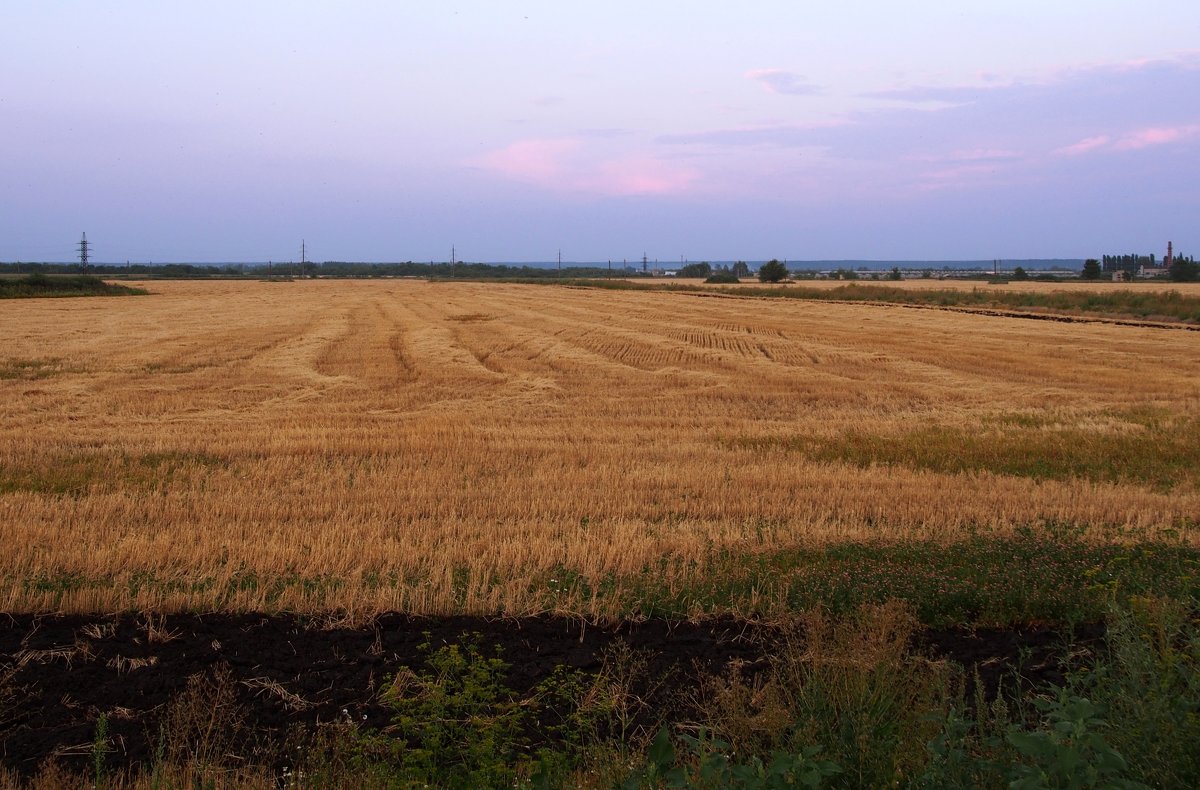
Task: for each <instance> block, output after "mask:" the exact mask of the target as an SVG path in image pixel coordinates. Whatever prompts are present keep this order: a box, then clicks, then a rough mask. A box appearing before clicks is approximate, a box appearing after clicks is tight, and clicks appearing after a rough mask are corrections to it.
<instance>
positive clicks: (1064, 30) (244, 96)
mask: <svg viewBox="0 0 1200 790" xmlns="http://www.w3.org/2000/svg"><path fill="white" fill-rule="evenodd" d="M1198 34H1200V3H1197V2H1195V0H1140V2H1115V1H1113V0H1088V1H1087V2H1076V1H1075V0H1054V1H1051V0H1036V1H1031V0H1004V2H992V0H972V2H962V0H957V1H956V2H920V1H919V0H913V1H912V2H909V3H895V2H890V1H888V2H884V1H882V0H880V1H879V2H866V1H865V0H840V1H839V2H836V3H833V2H823V3H816V2H801V1H800V0H791V1H790V2H755V1H754V0H743V1H742V2H738V3H729V2H708V0H690V2H673V1H668V0H663V1H662V2H655V3H648V2H645V0H642V1H641V2H624V0H607V1H606V2H603V3H600V2H579V3H565V2H561V1H560V2H519V1H517V0H512V1H511V2H496V0H492V1H491V2H453V1H448V2H417V1H416V0H412V1H410V2H353V0H347V1H346V2H338V3H317V2H304V1H303V0H291V1H290V2H254V0H244V1H243V2H223V1H221V0H216V1H210V2H197V1H190V0H179V1H178V2H168V3H164V2H161V0H154V1H153V2H131V1H124V0H110V1H109V2H104V3H99V2H93V1H87V2H84V1H82V0H81V1H78V2H68V1H66V0H63V1H57V0H40V1H38V2H35V1H34V0H28V1H25V0H8V1H7V2H5V3H3V5H2V6H0V261H13V260H51V261H58V260H62V261H65V260H70V259H71V258H72V257H73V255H74V250H75V248H76V245H77V244H78V241H79V237H80V233H82V232H87V234H88V240H89V241H90V242H91V243H92V245H93V248H94V253H93V255H94V260H99V261H107V262H123V261H126V260H132V261H135V262H146V261H153V262H167V261H265V260H276V261H283V260H292V259H298V257H299V254H300V244H301V240H304V241H305V243H306V245H307V251H308V257H309V259H310V260H317V261H321V260H356V261H364V260H373V261H398V260H399V261H403V260H416V261H423V260H438V261H442V260H447V259H449V257H450V254H451V247H453V248H454V250H455V252H456V254H457V257H458V259H460V260H471V261H549V260H553V259H554V258H555V256H556V255H557V253H558V252H559V250H561V252H562V256H563V260H564V261H568V262H570V261H604V260H610V259H611V260H622V259H628V260H631V261H632V260H635V259H636V260H640V258H641V256H642V255H643V254H646V255H648V256H649V257H650V258H651V259H659V260H664V261H667V260H679V259H687V260H692V261H695V260H734V259H747V260H763V259H767V258H772V257H777V258H783V259H789V260H805V259H808V260H815V259H877V260H905V259H909V260H932V259H987V260H990V259H994V258H1000V259H1006V258H1007V259H1018V258H1053V257H1064V258H1083V257H1099V256H1100V255H1102V254H1107V253H1126V252H1139V253H1150V252H1154V253H1156V254H1157V255H1159V256H1160V257H1161V256H1162V254H1163V253H1165V251H1166V243H1167V241H1168V240H1173V241H1174V242H1175V248H1176V250H1177V251H1180V250H1182V251H1184V252H1186V253H1189V254H1196V251H1197V249H1196V248H1198V247H1200V237H1198V236H1200V234H1198V231H1200V227H1198V221H1200V189H1197V180H1198V179H1197V176H1198V175H1200V35H1198Z"/></svg>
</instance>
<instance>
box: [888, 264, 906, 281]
mask: <svg viewBox="0 0 1200 790" xmlns="http://www.w3.org/2000/svg"><path fill="white" fill-rule="evenodd" d="M888 279H889V280H903V279H904V275H903V274H901V273H900V267H899V266H893V267H892V270H891V271H890V272H888Z"/></svg>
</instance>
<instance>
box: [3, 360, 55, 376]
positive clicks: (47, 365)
mask: <svg viewBox="0 0 1200 790" xmlns="http://www.w3.org/2000/svg"><path fill="white" fill-rule="evenodd" d="M62 372H63V367H62V363H61V362H60V361H59V360H57V359H51V358H46V359H0V381H4V380H12V379H20V380H22V381H36V380H37V379H45V378H49V377H51V376H55V375H57V374H59V373H62Z"/></svg>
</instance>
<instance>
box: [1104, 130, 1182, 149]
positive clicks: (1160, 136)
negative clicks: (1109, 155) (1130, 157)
mask: <svg viewBox="0 0 1200 790" xmlns="http://www.w3.org/2000/svg"><path fill="white" fill-rule="evenodd" d="M1197 132H1200V125H1192V126H1166V127H1161V126H1160V127H1155V128H1150V129H1142V130H1140V131H1137V132H1134V133H1133V134H1128V135H1125V136H1124V137H1122V138H1121V139H1120V140H1118V141H1117V142H1116V144H1114V145H1113V148H1116V149H1117V150H1119V151H1136V150H1137V149H1139V148H1149V147H1150V146H1152V145H1165V144H1166V143H1174V142H1178V141H1179V140H1183V139H1184V138H1187V137H1191V136H1192V135H1194V134H1196V133H1197Z"/></svg>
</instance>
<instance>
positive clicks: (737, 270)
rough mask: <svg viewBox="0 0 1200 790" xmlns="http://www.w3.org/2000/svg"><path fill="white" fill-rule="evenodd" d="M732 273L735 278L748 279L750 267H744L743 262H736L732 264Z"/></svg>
mask: <svg viewBox="0 0 1200 790" xmlns="http://www.w3.org/2000/svg"><path fill="white" fill-rule="evenodd" d="M733 273H734V275H735V276H737V277H749V276H750V267H749V266H747V265H746V262H745V261H738V262H737V263H735V264H733Z"/></svg>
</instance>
